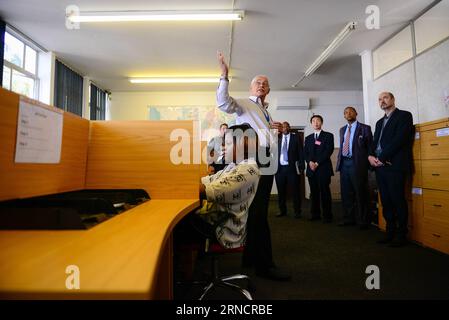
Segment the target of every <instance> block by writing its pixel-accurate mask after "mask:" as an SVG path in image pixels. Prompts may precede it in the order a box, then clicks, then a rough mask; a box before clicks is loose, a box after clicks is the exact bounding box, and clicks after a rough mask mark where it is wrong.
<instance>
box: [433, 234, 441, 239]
mask: <svg viewBox="0 0 449 320" xmlns="http://www.w3.org/2000/svg"><path fill="white" fill-rule="evenodd" d="M432 236H435V237H437V238H441V236H440V235H439V234H436V233H432Z"/></svg>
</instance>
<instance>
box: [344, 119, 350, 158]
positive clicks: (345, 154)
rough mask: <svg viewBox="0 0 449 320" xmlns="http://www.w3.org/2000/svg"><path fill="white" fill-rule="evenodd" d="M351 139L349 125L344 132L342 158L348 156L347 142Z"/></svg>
mask: <svg viewBox="0 0 449 320" xmlns="http://www.w3.org/2000/svg"><path fill="white" fill-rule="evenodd" d="M350 139H351V125H349V126H348V130H347V131H346V136H345V143H344V144H343V156H345V157H347V156H348V155H349V140H350Z"/></svg>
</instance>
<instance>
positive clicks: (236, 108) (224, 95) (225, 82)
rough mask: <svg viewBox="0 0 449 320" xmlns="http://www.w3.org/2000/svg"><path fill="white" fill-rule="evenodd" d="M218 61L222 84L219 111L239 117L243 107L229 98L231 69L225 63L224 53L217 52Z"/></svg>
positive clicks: (219, 92)
mask: <svg viewBox="0 0 449 320" xmlns="http://www.w3.org/2000/svg"><path fill="white" fill-rule="evenodd" d="M217 59H218V64H219V66H220V69H221V77H220V83H219V84H218V88H217V106H218V109H220V110H221V111H224V112H226V113H229V114H232V113H237V115H241V114H242V113H243V109H242V107H241V106H240V105H239V104H238V103H237V102H236V101H235V100H234V98H232V97H231V96H229V89H228V87H229V79H228V73H229V67H228V65H227V64H226V62H225V59H224V56H223V53H221V52H217Z"/></svg>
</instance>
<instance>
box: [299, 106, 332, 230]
mask: <svg viewBox="0 0 449 320" xmlns="http://www.w3.org/2000/svg"><path fill="white" fill-rule="evenodd" d="M310 123H311V124H312V127H313V129H314V133H312V134H310V135H308V136H307V137H306V140H305V146H304V158H305V160H306V164H307V170H306V175H307V177H308V179H309V185H310V196H311V202H312V206H311V210H310V213H311V217H310V219H309V220H311V221H313V220H319V219H320V215H321V209H320V202H321V206H322V208H323V223H330V222H332V196H331V190H330V183H331V177H332V176H333V175H334V170H333V169H332V162H331V155H332V153H333V152H334V135H333V134H332V133H330V132H326V131H323V130H321V126H322V125H323V117H321V116H320V115H314V116H313V117H312V118H311V119H310ZM320 199H321V201H320Z"/></svg>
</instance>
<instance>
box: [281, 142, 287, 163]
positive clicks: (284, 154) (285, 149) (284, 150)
mask: <svg viewBox="0 0 449 320" xmlns="http://www.w3.org/2000/svg"><path fill="white" fill-rule="evenodd" d="M282 155H283V156H284V161H285V162H287V161H288V148H287V137H284V143H283V144H282Z"/></svg>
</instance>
